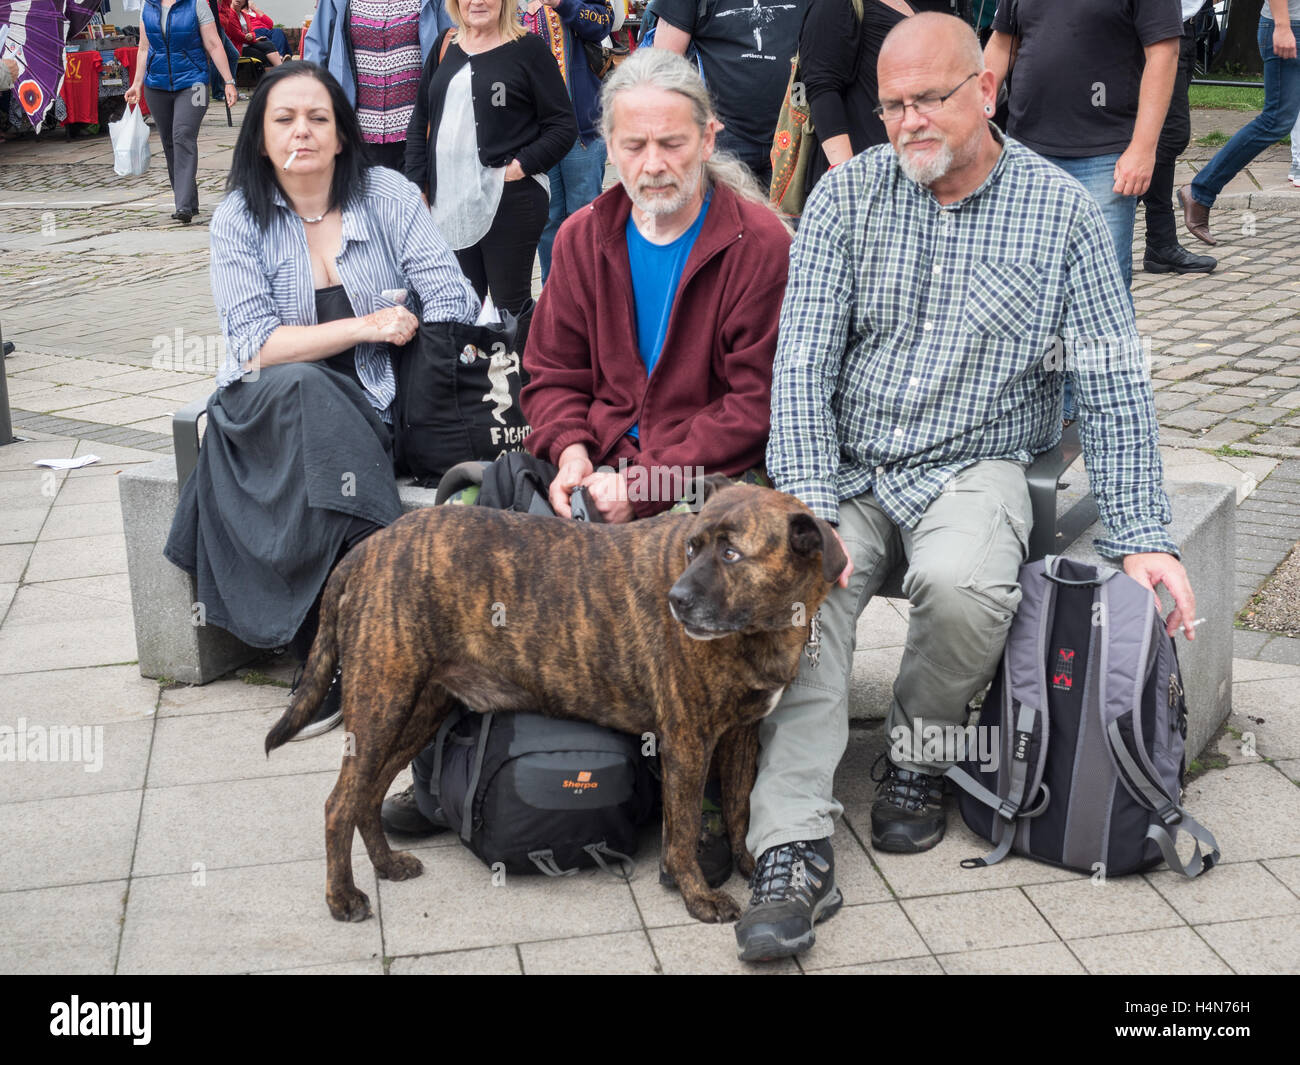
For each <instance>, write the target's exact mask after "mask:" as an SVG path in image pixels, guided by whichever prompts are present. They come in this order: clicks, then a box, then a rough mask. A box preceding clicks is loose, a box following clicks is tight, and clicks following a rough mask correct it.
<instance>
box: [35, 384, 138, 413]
mask: <svg viewBox="0 0 1300 1065" xmlns="http://www.w3.org/2000/svg"><path fill="white" fill-rule="evenodd" d="M132 398H134V397H132V396H128V395H127V394H126V393H124V392H109V391H106V390H104V389H98V388H81V387H79V386H77V385H55V386H54V387H51V388H45V389H43V390H41V391H39V392H28V393H27V394H26V395H25V396H22V397H21V398H20V399H15V400H14V401H13V403H12V406H13V408H14V409H15V410H25V411H32V412H33V413H36V414H59V415H61V416H63V417H78V415H72V414H67V413H66V412H67V411H69V410H72V409H74V408H75V409H80V410H89V409H91V407H90V406H88V405H97V404H100V403H105V402H108V401H109V400H125V399H132ZM86 420H87V421H101V420H102V419H98V418H87V419H86Z"/></svg>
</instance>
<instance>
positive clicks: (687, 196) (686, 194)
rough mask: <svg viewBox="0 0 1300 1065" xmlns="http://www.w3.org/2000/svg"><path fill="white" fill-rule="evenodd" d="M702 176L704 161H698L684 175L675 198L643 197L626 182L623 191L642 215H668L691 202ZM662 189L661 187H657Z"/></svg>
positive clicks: (653, 216)
mask: <svg viewBox="0 0 1300 1065" xmlns="http://www.w3.org/2000/svg"><path fill="white" fill-rule="evenodd" d="M703 176H704V160H702V159H701V160H700V161H698V162H697V163H696V164H695V166H694V167H692V168H691V169H690V170H689V171H688V172H687V174H686V178H685V180H683V182H682V184H681V185H680V186H679V187H678V189H677V195H676V196H670V197H666V198H665V197H662V196H644V195H642V194H641V192H640V191H639V190H637V189H633V188H631V187H629V186H628V183H627V182H626V181H624V182H623V189H624V191H625V192H626V193H627V194H628V196H629V197H630V198H631V200H632V203H633V204H635V205H636V208H637V210H638V211H640V212H641V213H642V214H646V215H649V216H650V217H652V218H655V217H658V216H660V215H670V214H674V213H675V212H677V211H680V210H681V209H682V208H683V207H685V206H686V205H687V204H688V203H690V201H691V197H692V196H694V195H695V190H696V189H698V188H699V187H700V179H701V178H702V177H703ZM659 187H660V188H662V187H663V186H659Z"/></svg>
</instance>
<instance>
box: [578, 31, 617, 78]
mask: <svg viewBox="0 0 1300 1065" xmlns="http://www.w3.org/2000/svg"><path fill="white" fill-rule="evenodd" d="M582 50H583V52H585V53H586V56H587V69H588V70H590V71H591V72H592V73H593V74H595V75H596V77H597V78H598V79H599V80H601V81H604V80H605V79H606V78H607V77H609V72H610V71H611V70H613V69H614V49H612V48H606V47H605V46H604V45H603V44H601V43H600V42H599V41H583V42H582Z"/></svg>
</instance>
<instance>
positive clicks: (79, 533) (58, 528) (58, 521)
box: [41, 500, 122, 541]
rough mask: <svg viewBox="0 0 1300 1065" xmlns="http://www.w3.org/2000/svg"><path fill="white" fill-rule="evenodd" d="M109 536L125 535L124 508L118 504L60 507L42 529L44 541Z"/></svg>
mask: <svg viewBox="0 0 1300 1065" xmlns="http://www.w3.org/2000/svg"><path fill="white" fill-rule="evenodd" d="M109 534H116V535H122V506H121V504H120V503H119V502H117V501H116V500H109V501H107V502H104V503H78V504H68V505H66V506H62V507H60V508H59V509H58V510H57V511H56V512H55V513H53V514H51V515H50V517H49V520H48V521H46V523H45V525H44V527H43V528H42V529H41V540H43V541H45V540H70V539H74V538H76V537H83V536H104V535H109Z"/></svg>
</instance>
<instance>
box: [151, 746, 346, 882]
mask: <svg viewBox="0 0 1300 1065" xmlns="http://www.w3.org/2000/svg"><path fill="white" fill-rule="evenodd" d="M208 757H209V758H210V759H211V760H213V761H218V760H220V759H221V757H222V754H221V752H217V751H214V752H211V753H210V754H209V755H208ZM337 779H338V773H337V772H330V773H299V774H297V775H294V776H285V777H265V778H262V779H258V780H230V781H222V782H220V783H215V784H188V785H184V786H181V787H169V788H163V787H150V788H149V789H148V790H147V791H146V792H145V793H144V807H143V809H142V811H141V814H140V832H139V843H138V845H137V847H136V854H135V865H134V868H133V873H134V875H135V876H154V875H160V874H166V873H178V872H183V871H188V870H189V869H190V867H191V866H192V865H193V864H194V863H195V862H202V863H203V865H204V866H205V867H207V868H208V869H224V868H234V867H237V866H249V865H269V864H272V863H276V862H297V861H307V860H316V859H320V860H322V861H323V860H324V858H325V798H326V796H328V795H329V793H330V790H331V789H332V788H333V787H334V782H335V780H337ZM353 850H354V852H355V853H363V852H364V848H363V847H362V845H361V837H360V835H356V836H354V839H353ZM321 890H322V891H323V888H322V889H321ZM363 890H364V889H363Z"/></svg>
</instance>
